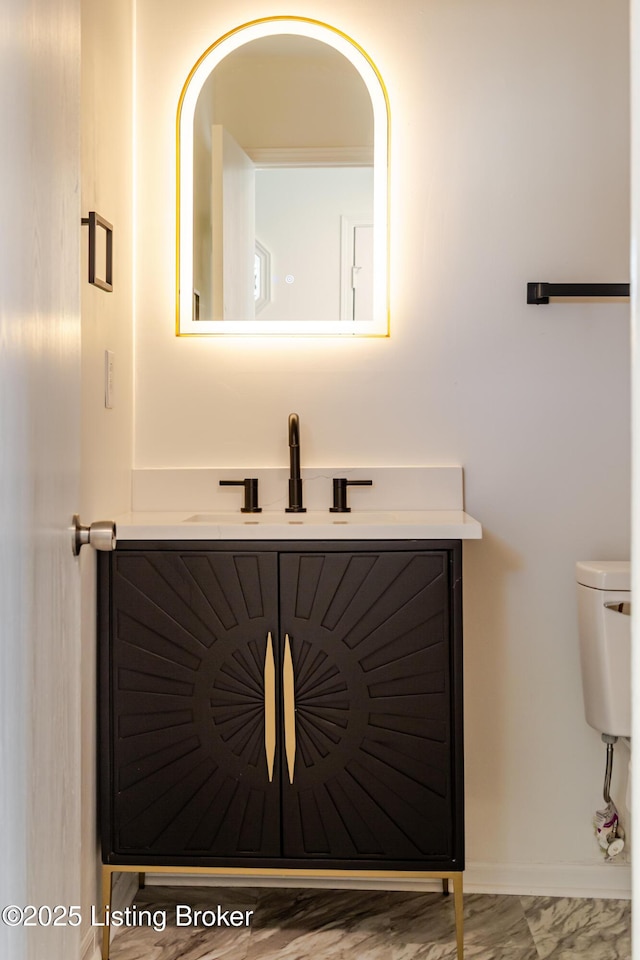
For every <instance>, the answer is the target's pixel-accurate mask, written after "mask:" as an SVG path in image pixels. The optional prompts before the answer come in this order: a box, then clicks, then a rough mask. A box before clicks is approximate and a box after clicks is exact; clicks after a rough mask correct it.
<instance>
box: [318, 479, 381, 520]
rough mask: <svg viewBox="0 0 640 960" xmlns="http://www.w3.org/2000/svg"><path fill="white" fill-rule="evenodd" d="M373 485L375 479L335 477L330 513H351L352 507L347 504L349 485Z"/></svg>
mask: <svg viewBox="0 0 640 960" xmlns="http://www.w3.org/2000/svg"><path fill="white" fill-rule="evenodd" d="M371 486H373V480H347V478H346V477H334V479H333V506H332V507H329V513H351V507H348V506H347V487H371Z"/></svg>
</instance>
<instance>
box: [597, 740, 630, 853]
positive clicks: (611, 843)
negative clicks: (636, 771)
mask: <svg viewBox="0 0 640 960" xmlns="http://www.w3.org/2000/svg"><path fill="white" fill-rule="evenodd" d="M617 739H618V738H617V737H612V736H610V735H609V734H607V733H603V734H602V740H603V741H604V743H605V744H606V747H607V762H606V767H605V773H604V786H603V788H602V794H603V797H604V802H605V803H606V807H604V808H603V809H602V810H596V812H595V814H594V815H593V825H594V827H595V830H596V837H597V838H598V844H599V846H600V847H601V848H602V850H604V851H605V854H606V858H605V859H607V860H613V858H614V857H617V856H618V854H619V853H622V851H623V849H624V830H623V829H622V824H621V823H620V817H619V816H618V811H617V809H616V805H615V803H614V802H613V800H612V799H611V793H610V790H611V772H612V770H613V745H614V743H615V742H616V741H617Z"/></svg>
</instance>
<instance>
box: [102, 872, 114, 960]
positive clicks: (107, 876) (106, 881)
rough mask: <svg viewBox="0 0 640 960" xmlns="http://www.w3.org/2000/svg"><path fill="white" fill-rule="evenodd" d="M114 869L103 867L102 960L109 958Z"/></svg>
mask: <svg viewBox="0 0 640 960" xmlns="http://www.w3.org/2000/svg"><path fill="white" fill-rule="evenodd" d="M112 879H113V871H112V870H111V868H110V867H104V866H103V868H102V913H101V914H100V917H101V920H102V922H103V923H104V927H103V928H102V960H109V927H108V926H107V923H106V919H107V909H109V911H110V910H111V881H112Z"/></svg>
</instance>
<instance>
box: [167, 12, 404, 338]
mask: <svg viewBox="0 0 640 960" xmlns="http://www.w3.org/2000/svg"><path fill="white" fill-rule="evenodd" d="M279 34H291V35H294V36H298V37H309V38H310V39H312V40H320V41H321V42H322V43H326V44H328V45H329V46H331V47H333V48H334V49H335V50H337V51H338V52H339V53H341V54H342V55H343V56H344V57H346V58H347V60H349V61H350V63H352V64H353V66H354V67H355V68H356V70H357V71H358V73H359V74H360V76H361V77H362V79H363V81H364V83H365V85H366V87H367V90H368V92H369V95H370V97H371V103H372V107H373V130H374V133H373V137H374V143H373V158H374V168H373V222H374V239H373V260H374V264H373V274H374V281H373V282H374V289H373V303H374V317H373V319H372V320H367V321H355V320H346V321H345V320H326V321H309V320H295V321H290V320H287V321H285V320H280V321H275V320H268V321H266V320H198V321H195V320H194V318H193V313H192V311H193V121H194V113H195V108H196V103H197V100H198V96H199V94H200V91H201V90H202V87H203V84H204V82H205V80H206V79H207V78H208V76H209V75H210V73H211V72H212V70H214V68H215V67H216V66H217V65H218V64H219V63H220V61H221V60H222V59H223V58H224V57H226V56H227V55H228V54H230V53H232V52H233V51H234V50H237V49H238V47H241V46H243V45H244V44H245V43H249V42H250V41H251V40H257V39H260V38H262V37H271V36H275V35H279ZM176 175H177V198H176V199H177V210H176V290H177V295H176V334H177V336H216V335H220V334H227V335H234V336H237V335H239V334H240V335H246V334H248V335H251V336H256V335H262V334H268V335H270V336H272V335H274V334H276V335H277V334H280V335H285V336H286V335H295V336H299V335H305V334H306V335H310V336H318V335H327V336H335V335H348V336H378V337H386V336H388V335H389V252H388V251H389V100H388V97H387V92H386V89H385V86H384V83H383V81H382V77H381V76H380V73H379V72H378V69H377V68H376V66H375V64H374V63H373V61H372V60H371V59H370V58H369V57H368V56H367V54H366V53H365V52H364V50H363V49H362V47H360V46H359V45H358V44H357V43H356V42H355V41H354V40H352V39H351V38H350V37H348V36H347V35H346V34H345V33H342V32H341V31H340V30H337V29H336V28H335V27H331V26H329V25H328V24H326V23H321V22H320V21H319V20H310V19H308V18H306V17H265V18H263V19H261V20H252V21H251V22H250V23H245V24H243V25H242V26H240V27H237V28H236V29H235V30H231V31H230V32H229V33H226V34H225V35H224V36H223V37H220V39H219V40H216V42H215V43H214V44H212V45H211V46H210V47H209V48H208V49H207V50H205V52H204V53H203V54H202V56H201V57H200V59H199V60H198V62H197V63H196V64H195V66H194V67H193V69H192V70H191V73H190V74H189V76H188V77H187V81H186V83H185V85H184V87H183V88H182V93H181V94H180V100H179V103H178V117H177V154H176ZM182 237H184V238H189V239H188V242H186V243H185V244H184V245H183V249H181V238H182Z"/></svg>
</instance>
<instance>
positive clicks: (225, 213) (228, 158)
mask: <svg viewBox="0 0 640 960" xmlns="http://www.w3.org/2000/svg"><path fill="white" fill-rule="evenodd" d="M211 162H212V196H211V220H212V231H213V236H212V242H211V253H212V260H213V264H212V268H213V269H212V300H213V319H214V320H253V319H254V318H255V296H254V287H255V271H254V265H255V252H256V213H255V211H256V187H255V166H254V164H253V161H252V160H250V158H249V157H248V156H247V154H246V153H245V152H244V150H243V149H242V147H241V146H240V145H239V144H238V143H236V141H235V140H234V139H233V137H232V136H231V134H230V133H229V132H228V131H227V130H225V129H224V127H221V126H219V125H216V126H213V127H212V128H211ZM201 319H205V320H209V319H211V318H210V317H204V318H201Z"/></svg>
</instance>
